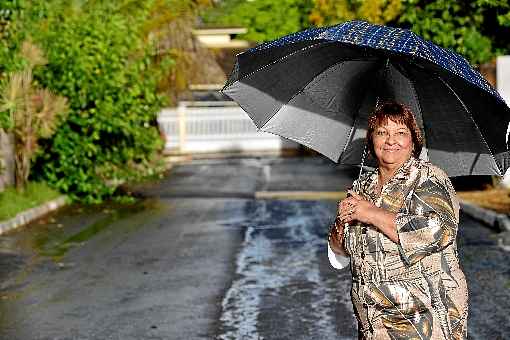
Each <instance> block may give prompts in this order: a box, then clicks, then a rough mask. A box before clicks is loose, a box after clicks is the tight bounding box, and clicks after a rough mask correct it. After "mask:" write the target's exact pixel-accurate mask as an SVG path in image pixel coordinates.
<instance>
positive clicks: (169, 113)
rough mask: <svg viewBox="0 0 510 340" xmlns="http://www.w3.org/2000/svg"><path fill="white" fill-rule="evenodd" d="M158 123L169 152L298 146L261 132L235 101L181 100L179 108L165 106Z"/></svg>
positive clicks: (288, 147) (276, 149)
mask: <svg viewBox="0 0 510 340" xmlns="http://www.w3.org/2000/svg"><path fill="white" fill-rule="evenodd" d="M158 123H159V126H160V128H161V130H162V131H163V132H164V134H165V137H166V145H165V147H166V149H167V150H169V151H175V152H181V153H193V152H229V151H278V150H282V149H295V148H297V147H298V144H297V143H294V142H292V141H290V140H287V139H284V138H281V137H279V136H276V135H273V134H271V133H267V132H258V131H257V128H256V127H255V124H254V123H253V122H252V121H251V119H250V117H248V115H247V114H246V113H245V112H244V111H243V110H242V109H241V108H240V107H239V106H238V105H237V104H235V103H234V102H180V103H179V105H178V107H177V108H166V109H163V110H162V111H161V113H160V114H159V117H158Z"/></svg>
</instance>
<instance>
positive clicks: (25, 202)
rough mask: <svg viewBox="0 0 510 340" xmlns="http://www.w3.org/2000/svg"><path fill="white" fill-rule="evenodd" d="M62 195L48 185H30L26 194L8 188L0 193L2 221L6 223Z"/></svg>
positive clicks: (36, 183)
mask: <svg viewBox="0 0 510 340" xmlns="http://www.w3.org/2000/svg"><path fill="white" fill-rule="evenodd" d="M60 195H61V194H60V193H59V192H58V191H55V190H53V189H51V188H50V187H48V185H47V184H46V183H40V182H32V183H28V185H27V188H26V190H25V192H23V193H19V192H17V191H16V189H15V188H7V189H6V190H5V191H3V192H1V193H0V221H5V220H8V219H10V218H13V217H14V216H16V214H18V213H20V212H22V211H25V210H28V209H30V208H34V207H36V206H38V205H41V204H43V203H45V202H47V201H50V200H52V199H54V198H57V197H59V196H60Z"/></svg>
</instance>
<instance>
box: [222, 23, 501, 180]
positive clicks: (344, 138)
mask: <svg viewBox="0 0 510 340" xmlns="http://www.w3.org/2000/svg"><path fill="white" fill-rule="evenodd" d="M222 92H223V93H224V94H226V95H227V96H229V97H230V98H232V99H233V100H235V101H236V102H237V103H238V104H239V105H240V106H241V107H242V108H243V109H244V110H245V111H246V112H247V113H248V115H249V116H250V118H251V119H252V120H253V122H254V123H255V125H256V126H257V128H258V129H259V131H265V132H270V133H274V134H276V135H279V136H282V137H285V138H288V139H291V140H294V141H296V142H298V143H301V144H303V145H306V146H308V147H310V148H312V149H314V150H316V151H318V152H320V153H322V154H323V155H325V156H327V157H329V158H330V159H332V160H333V161H335V162H340V163H344V164H352V163H357V164H359V162H360V160H361V152H362V149H363V147H358V148H357V147H356V146H355V145H354V144H353V141H356V140H358V142H357V144H360V145H363V143H360V139H361V140H362V139H363V138H364V137H365V133H366V126H367V118H368V116H369V114H370V113H371V112H372V111H373V108H374V106H375V105H376V103H377V102H378V101H384V100H395V101H398V102H401V103H403V104H405V105H407V106H408V107H410V108H411V109H412V111H413V112H414V113H415V115H416V118H417V121H418V124H419V125H420V128H421V129H422V131H423V135H424V139H425V152H426V153H427V155H426V156H424V157H428V159H430V161H431V162H433V163H435V164H436V165H438V166H440V167H442V168H443V169H444V170H445V171H446V172H447V173H448V175H449V176H460V175H500V176H501V175H503V174H504V173H505V171H506V169H507V168H508V167H509V166H510V154H509V152H508V148H507V141H506V137H507V128H508V123H509V121H510V108H509V107H508V106H507V105H506V104H505V102H504V101H503V99H502V98H501V97H500V95H499V94H498V93H497V91H496V90H495V89H494V88H493V87H492V86H491V85H490V84H489V83H488V82H487V81H486V80H485V79H484V78H483V77H482V76H481V75H480V74H479V73H478V72H477V71H476V70H474V69H473V68H472V67H471V66H470V65H469V63H468V62H467V61H466V60H465V59H464V58H463V57H461V56H460V55H458V54H456V53H454V52H452V51H449V50H447V49H443V48H441V47H439V46H437V45H434V44H433V43H431V42H429V41H426V40H424V39H422V38H420V37H419V36H417V35H416V34H414V33H413V32H411V31H409V30H405V29H399V28H392V27H387V26H379V25H372V24H369V23H367V22H364V21H350V22H346V23H343V24H340V25H337V26H332V27H326V28H312V29H309V30H306V31H302V32H298V33H294V34H291V35H288V36H285V37H283V38H280V39H277V40H275V41H272V42H268V43H264V44H261V45H259V46H257V47H255V48H252V49H250V50H248V51H246V52H244V53H242V54H239V55H238V56H237V60H236V64H235V67H234V70H233V72H232V75H231V76H230V78H229V80H228V81H227V83H226V85H225V87H224V88H223V90H222Z"/></svg>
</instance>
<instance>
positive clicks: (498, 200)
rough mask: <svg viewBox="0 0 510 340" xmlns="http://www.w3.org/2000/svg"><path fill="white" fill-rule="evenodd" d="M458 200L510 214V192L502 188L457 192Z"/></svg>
mask: <svg viewBox="0 0 510 340" xmlns="http://www.w3.org/2000/svg"><path fill="white" fill-rule="evenodd" d="M457 195H458V196H459V198H461V199H463V200H465V201H466V202H469V203H473V204H476V205H478V206H480V207H482V208H486V209H491V210H494V211H497V212H499V213H504V214H509V213H510V190H509V189H502V188H494V189H486V190H480V191H464V192H457Z"/></svg>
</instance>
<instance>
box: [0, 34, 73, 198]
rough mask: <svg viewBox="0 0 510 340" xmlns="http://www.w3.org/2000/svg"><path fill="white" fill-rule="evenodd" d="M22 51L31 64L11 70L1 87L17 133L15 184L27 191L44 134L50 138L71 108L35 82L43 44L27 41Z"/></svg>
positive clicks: (1, 102) (1, 100)
mask: <svg viewBox="0 0 510 340" xmlns="http://www.w3.org/2000/svg"><path fill="white" fill-rule="evenodd" d="M21 54H22V56H23V57H24V59H25V60H26V62H27V64H26V66H25V68H24V69H23V70H21V71H18V72H14V73H12V74H10V76H9V78H8V80H7V82H6V84H5V86H4V87H3V88H2V89H1V91H0V110H1V111H3V112H8V113H9V116H10V121H9V127H8V130H9V132H11V133H12V134H13V135H14V148H15V185H16V188H17V189H18V190H19V191H23V190H24V188H25V186H26V183H27V181H28V177H29V175H30V165H31V160H32V158H33V156H34V155H35V153H36V151H37V148H38V141H39V139H40V138H49V137H50V136H51V135H52V134H53V133H54V132H55V129H56V128H57V126H58V123H59V122H60V121H61V120H62V118H64V116H65V115H66V114H67V111H68V105H67V100H66V98H64V97H61V96H58V95H56V94H54V93H52V92H51V91H50V90H48V89H41V88H38V87H37V86H34V84H33V76H32V71H33V69H34V68H35V67H37V66H41V65H44V64H46V59H45V58H44V54H43V52H42V51H41V49H40V48H38V47H37V46H36V45H34V44H33V43H32V42H31V41H25V42H24V43H23V45H22V49H21Z"/></svg>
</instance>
